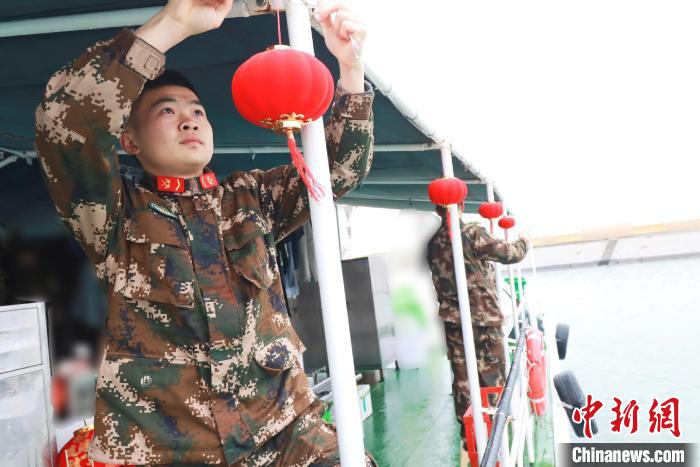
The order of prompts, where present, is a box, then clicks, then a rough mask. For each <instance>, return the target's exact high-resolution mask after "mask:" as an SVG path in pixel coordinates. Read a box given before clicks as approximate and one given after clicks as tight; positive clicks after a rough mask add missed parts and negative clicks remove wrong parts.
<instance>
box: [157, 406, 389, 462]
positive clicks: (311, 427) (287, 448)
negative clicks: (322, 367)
mask: <svg viewBox="0 0 700 467" xmlns="http://www.w3.org/2000/svg"><path fill="white" fill-rule="evenodd" d="M323 412H325V406H324V404H323V403H322V402H321V401H318V400H317V401H316V402H314V403H313V404H312V405H310V406H309V407H308V408H307V409H306V410H305V411H304V412H302V413H301V414H300V415H299V416H298V417H297V418H296V420H294V421H293V422H292V423H290V424H289V425H288V426H287V427H286V428H285V429H284V430H282V431H281V432H279V433H278V434H277V435H276V436H274V437H273V438H272V439H270V440H269V441H268V442H267V443H265V444H263V445H262V446H261V447H260V448H259V449H258V450H257V451H255V452H254V453H253V454H251V455H250V456H248V457H246V458H245V459H243V460H242V461H241V462H239V463H236V464H234V465H233V466H232V467H253V466H255V467H261V466H275V467H292V466H294V467H296V466H299V467H302V466H303V467H306V466H312V467H335V466H340V452H339V451H338V438H337V434H336V431H335V427H334V426H333V425H331V424H328V423H326V422H325V421H324V420H323V419H322V418H321V417H322V416H323ZM366 464H367V467H376V465H377V464H376V463H375V462H374V460H373V459H372V458H371V456H369V455H367V456H366ZM191 465H192V464H171V465H170V467H185V466H190V467H191Z"/></svg>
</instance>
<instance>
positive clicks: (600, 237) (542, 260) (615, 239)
mask: <svg viewBox="0 0 700 467" xmlns="http://www.w3.org/2000/svg"><path fill="white" fill-rule="evenodd" d="M533 244H534V246H535V247H536V249H537V251H536V261H537V268H538V269H548V268H568V267H576V266H606V265H609V264H619V263H628V262H639V261H651V260H661V259H672V258H684V257H689V256H700V219H695V220H689V221H681V222H671V223H665V224H652V225H643V226H629V227H613V228H606V229H598V230H591V231H584V232H580V233H576V234H567V235H557V236H547V237H539V238H535V239H533ZM529 267H530V264H529V262H526V263H525V264H523V268H524V269H528V268H529Z"/></svg>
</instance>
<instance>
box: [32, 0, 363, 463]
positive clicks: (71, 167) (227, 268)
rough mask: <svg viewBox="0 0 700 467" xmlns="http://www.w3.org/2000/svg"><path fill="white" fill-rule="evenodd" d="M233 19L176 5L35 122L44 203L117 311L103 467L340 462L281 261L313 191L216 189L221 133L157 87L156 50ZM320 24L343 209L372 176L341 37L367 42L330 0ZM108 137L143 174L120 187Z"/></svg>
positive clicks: (103, 370)
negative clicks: (280, 245) (285, 241)
mask: <svg viewBox="0 0 700 467" xmlns="http://www.w3.org/2000/svg"><path fill="white" fill-rule="evenodd" d="M231 6H232V0H170V2H169V3H168V4H167V5H166V6H165V7H164V8H163V10H161V11H160V12H159V13H158V14H156V15H155V16H154V17H153V18H151V19H150V20H149V21H148V22H147V23H146V24H144V26H142V27H141V28H139V29H138V30H137V31H135V32H132V31H130V30H123V31H121V32H120V33H119V34H117V36H116V37H114V38H112V39H110V40H107V41H105V42H100V43H97V44H95V45H94V46H92V47H90V48H89V49H88V50H87V51H86V52H84V53H83V54H82V55H81V56H79V57H78V58H77V59H75V60H74V61H73V62H71V63H70V64H68V65H67V66H66V67H64V68H63V69H61V70H60V71H58V72H57V73H56V74H55V75H54V76H53V77H52V78H51V80H50V81H49V83H48V85H47V87H46V91H45V94H44V96H43V99H42V101H41V103H40V105H39V107H38V108H37V111H36V129H37V137H36V147H37V153H38V155H39V158H40V161H41V166H42V169H43V174H44V178H45V181H46V184H47V187H48V190H49V193H50V195H51V197H52V199H53V201H54V203H55V205H56V208H57V210H58V212H59V214H60V215H61V217H62V218H63V219H64V220H65V222H66V224H67V225H68V227H69V228H70V229H71V231H72V232H73V234H74V235H75V237H76V239H77V240H78V241H79V242H80V244H81V245H82V247H83V248H84V249H85V251H86V253H87V255H88V257H89V258H90V260H91V261H92V263H93V264H94V266H95V270H96V273H97V276H98V278H99V280H100V282H101V286H102V288H103V289H104V291H105V293H106V295H107V297H108V302H109V304H108V317H107V325H106V337H105V344H104V349H103V356H102V359H101V364H100V367H99V370H98V379H97V406H96V414H95V435H94V439H93V441H92V444H91V447H90V456H91V458H92V459H93V460H95V461H100V462H105V463H113V464H138V465H146V464H148V465H174V464H196V465H202V464H215V465H240V466H253V465H255V466H262V465H278V466H296V465H299V466H302V465H303V466H306V465H319V466H326V465H328V466H331V465H336V464H338V463H339V454H338V446H337V438H336V433H335V431H334V429H333V427H332V426H330V425H326V424H325V423H324V422H323V421H322V420H321V415H322V413H323V410H324V407H323V406H322V404H321V403H320V402H319V401H318V400H317V399H316V398H315V396H314V394H313V392H312V391H311V389H310V388H309V386H308V384H307V379H306V375H305V373H304V371H303V369H302V367H301V366H300V363H299V361H298V358H297V356H298V355H299V354H300V353H301V352H303V351H304V346H303V344H302V343H301V342H300V340H299V338H298V337H297V334H296V333H295V332H294V329H293V328H292V327H291V324H290V320H289V318H288V315H287V310H286V306H285V301H284V296H283V292H282V287H281V283H280V274H279V271H278V267H277V261H276V258H275V243H276V242H278V241H280V240H281V239H282V238H284V237H285V236H286V235H288V234H289V233H290V232H292V231H294V230H295V229H297V228H298V227H300V226H301V225H302V224H304V223H305V222H306V221H307V220H308V219H309V200H308V196H307V192H306V189H305V186H304V184H303V183H302V181H301V180H300V177H299V175H298V173H297V171H296V169H295V168H294V167H293V166H290V165H287V166H280V167H276V168H273V169H270V170H267V171H262V170H253V171H249V172H235V173H233V174H231V175H229V176H228V177H226V178H224V179H223V180H222V181H221V182H220V183H219V182H218V180H217V178H216V176H215V175H214V174H213V173H212V172H211V171H209V170H208V169H206V165H207V164H208V163H209V161H210V159H211V157H212V153H213V133H212V129H211V126H210V124H209V122H208V121H207V118H206V114H205V113H204V109H203V107H202V105H201V104H200V103H199V100H198V97H197V95H196V93H195V92H194V89H193V88H192V86H191V85H190V84H189V83H188V82H187V81H186V80H184V78H183V77H182V76H181V75H176V74H169V75H165V76H166V77H165V78H162V79H159V76H160V75H161V73H162V72H163V68H164V65H165V57H164V55H163V53H164V52H165V51H166V50H168V49H169V48H170V47H172V46H173V45H175V44H177V43H178V42H180V41H181V40H183V39H184V38H186V37H188V36H190V35H194V34H197V33H200V32H204V31H206V30H210V29H213V28H216V27H218V26H219V25H220V24H221V22H222V21H223V19H224V17H225V15H226V13H227V12H228V11H229V10H230V8H231ZM334 12H336V13H337V17H336V19H337V20H336V21H331V19H330V18H331V17H330V14H331V13H334ZM317 15H318V16H317V18H318V19H319V21H320V23H321V24H322V25H323V27H324V29H325V37H326V43H327V45H328V48H329V50H330V51H331V52H332V53H333V54H334V55H335V56H336V57H337V58H338V60H339V64H340V69H341V78H340V82H339V85H338V89H337V93H336V96H335V101H334V107H333V110H332V114H331V117H330V119H329V121H328V124H327V126H326V139H327V145H328V153H329V158H330V160H329V164H330V167H331V182H332V190H333V194H334V196H335V197H336V198H337V197H339V196H342V195H343V194H345V193H347V192H348V191H350V190H351V189H353V188H354V187H355V186H357V185H358V183H359V182H360V181H361V180H362V179H363V178H364V177H365V176H366V175H367V173H368V171H369V168H370V165H371V162H372V142H373V136H372V135H373V124H372V101H373V97H374V95H373V92H372V91H371V89H369V88H367V87H366V85H365V83H364V79H363V77H364V72H363V69H362V64H361V62H360V61H359V60H357V59H356V58H355V56H354V53H353V51H352V49H351V45H350V41H349V38H348V36H347V34H350V33H351V34H353V36H354V38H355V39H356V40H357V42H358V43H360V45H361V44H362V41H363V39H364V36H365V30H364V26H363V25H362V23H360V22H357V21H354V19H353V17H352V14H351V13H349V12H348V11H347V10H345V9H344V7H342V6H341V5H339V4H338V3H336V2H334V1H333V0H331V1H325V2H323V3H321V5H319V7H318V9H317ZM149 80H151V81H149ZM146 83H148V86H147V88H146V90H145V91H143V93H142V89H143V88H144V85H145V84H146ZM118 138H121V139H120V142H121V145H122V147H123V148H124V149H125V150H126V151H127V152H129V153H131V154H133V155H135V156H136V157H137V158H138V159H139V161H140V163H141V165H142V167H143V169H144V172H143V174H142V175H141V176H138V177H129V176H126V175H124V176H122V175H120V168H119V158H118V156H117V152H116V151H115V143H116V142H117V139H118Z"/></svg>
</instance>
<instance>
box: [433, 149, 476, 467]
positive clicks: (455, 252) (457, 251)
mask: <svg viewBox="0 0 700 467" xmlns="http://www.w3.org/2000/svg"><path fill="white" fill-rule="evenodd" d="M440 154H441V156H442V173H443V175H444V176H445V177H454V170H453V168H452V152H451V150H450V146H449V144H447V143H446V142H443V143H442V145H441V146H440ZM447 209H448V212H449V216H450V218H451V219H452V222H450V237H451V242H452V259H453V262H454V266H455V280H456V282H457V299H458V301H459V317H460V321H461V322H462V340H463V341H464V355H465V360H466V361H467V378H468V379H469V397H470V399H471V406H472V415H473V417H474V432H475V435H476V450H477V454H478V456H479V462H481V459H482V458H483V457H484V451H485V450H486V443H487V442H488V434H487V432H486V424H485V423H484V417H483V415H482V413H483V410H482V407H481V388H480V386H479V370H478V368H477V365H476V349H475V348H474V331H473V330H472V315H471V311H470V310H469V292H468V289H467V272H466V270H465V268H464V250H463V249H462V229H461V218H460V215H459V210H458V209H457V205H456V204H450V205H449V206H447Z"/></svg>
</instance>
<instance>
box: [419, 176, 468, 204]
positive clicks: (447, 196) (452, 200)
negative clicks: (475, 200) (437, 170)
mask: <svg viewBox="0 0 700 467" xmlns="http://www.w3.org/2000/svg"><path fill="white" fill-rule="evenodd" d="M467 191H468V190H467V184H466V183H464V182H463V181H462V180H460V179H459V178H455V177H443V178H438V179H436V180H433V181H432V182H430V185H428V197H429V198H430V201H431V202H432V203H433V204H439V205H441V206H447V205H448V204H460V203H462V202H463V201H464V199H465V198H466V197H467Z"/></svg>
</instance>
